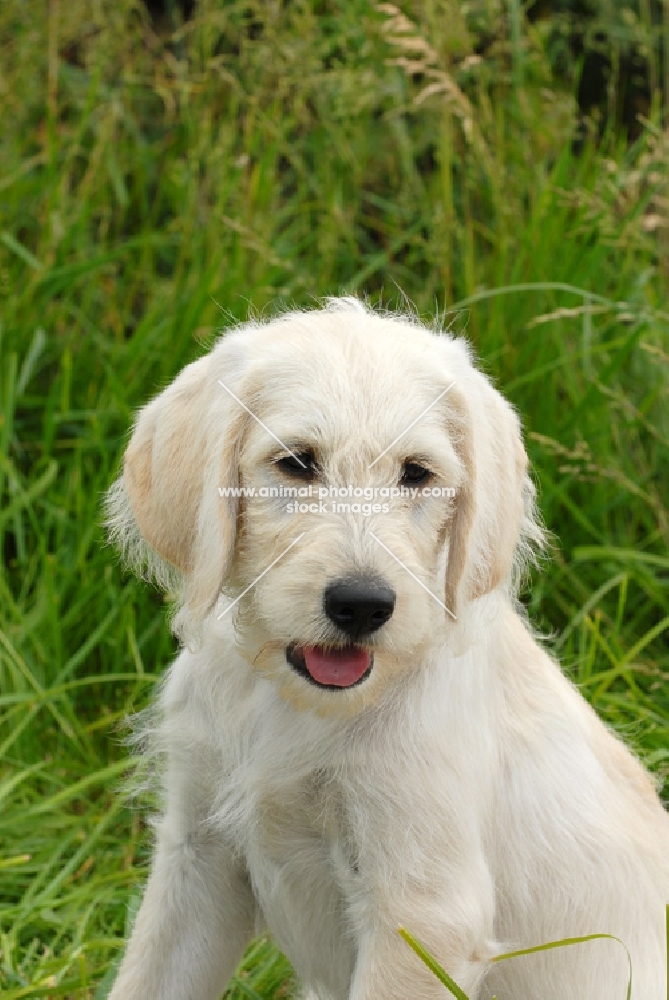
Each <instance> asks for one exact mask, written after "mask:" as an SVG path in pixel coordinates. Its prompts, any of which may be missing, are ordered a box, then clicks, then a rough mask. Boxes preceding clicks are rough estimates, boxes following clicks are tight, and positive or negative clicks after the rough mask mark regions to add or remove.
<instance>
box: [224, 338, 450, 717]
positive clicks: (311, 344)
mask: <svg viewBox="0 0 669 1000" xmlns="http://www.w3.org/2000/svg"><path fill="white" fill-rule="evenodd" d="M271 332H272V331H271V329H268V330H267V331H266V333H267V338H266V340H265V342H264V343H263V344H262V345H261V348H260V351H259V359H258V361H256V362H255V364H254V365H253V366H252V369H251V370H250V371H249V373H248V384H249V385H253V384H256V385H261V386H262V391H260V392H257V393H255V395H254V398H253V406H252V409H253V413H254V416H255V417H257V418H258V420H260V421H261V422H262V423H258V421H257V420H255V419H251V420H250V422H249V423H248V424H247V427H246V433H245V436H244V441H243V444H242V448H241V452H240V457H239V482H240V485H241V486H242V487H243V488H244V489H245V490H247V491H249V493H250V492H251V491H253V493H254V496H250V495H247V496H246V497H245V498H242V501H241V505H240V516H239V521H238V531H239V535H238V543H237V548H236V555H235V560H234V570H233V574H232V579H233V581H234V584H235V591H236V592H238V593H241V592H242V591H243V590H245V589H246V588H247V587H248V588H250V589H249V590H248V591H247V593H246V595H245V596H244V597H243V598H242V599H241V601H240V602H239V604H240V605H241V608H240V612H239V614H238V635H239V638H240V641H241V642H242V643H243V644H244V646H245V648H246V651H247V654H250V656H251V657H252V658H253V660H254V662H255V663H256V665H257V667H258V669H260V670H263V671H264V672H265V673H266V674H268V675H269V676H271V677H272V678H273V679H274V680H275V681H276V682H277V683H278V684H279V686H280V688H281V690H282V692H283V693H284V695H286V696H287V697H289V698H290V699H291V700H292V701H293V702H294V703H298V704H300V705H305V706H308V707H315V708H317V709H318V710H319V711H335V712H349V711H355V710H357V709H359V708H360V707H362V706H364V705H366V704H369V703H370V701H373V700H374V699H376V698H377V697H378V695H379V693H380V691H381V690H382V689H383V688H384V687H385V686H386V685H387V684H388V683H389V682H390V680H391V678H392V677H393V676H394V675H395V674H396V673H397V672H398V671H400V670H402V669H410V668H411V664H412V663H415V662H416V660H417V659H418V658H419V657H420V654H421V652H422V649H423V647H424V646H425V645H426V644H427V643H428V642H430V641H433V639H434V635H435V632H437V631H440V630H441V629H442V628H443V627H444V625H445V619H446V618H447V617H448V616H449V610H447V609H446V606H445V590H444V571H445V551H446V546H445V542H446V540H447V538H448V526H449V524H450V522H451V520H452V518H453V515H454V511H455V502H456V500H455V497H456V495H457V489H458V487H459V485H460V483H461V481H462V477H463V465H462V461H461V460H460V459H459V458H458V455H457V453H456V451H455V448H454V445H453V442H452V440H451V435H450V434H449V431H448V420H447V410H446V407H445V406H444V405H443V404H444V403H445V398H446V396H447V395H448V393H447V392H445V390H447V389H448V384H449V383H448V382H445V381H444V375H445V374H446V373H444V372H442V371H441V366H440V364H439V358H438V354H437V351H436V350H435V346H436V345H435V344H434V343H433V342H432V338H431V337H430V336H429V335H427V334H424V333H423V331H413V330H411V331H410V334H409V335H407V331H406V329H405V330H402V331H401V330H399V329H398V330H395V329H394V328H393V327H391V328H390V329H381V328H380V325H379V328H375V324H373V325H372V328H371V329H370V328H369V327H368V328H367V329H363V330H361V329H359V328H358V325H354V324H332V326H331V328H328V329H326V330H324V331H323V332H322V335H321V336H314V334H313V331H312V330H310V329H309V328H308V324H307V323H305V324H304V327H302V326H301V325H299V326H296V325H291V328H290V329H285V330H283V331H281V332H280V333H279V334H278V335H276V336H274V337H271V336H270V334H271ZM415 333H417V334H418V335H419V336H418V337H415V336H412V335H413V334H415ZM416 341H417V342H416ZM421 348H422V350H421ZM451 381H452V380H451ZM266 428H267V429H269V430H271V432H272V434H274V435H276V437H277V438H278V439H279V441H277V440H275V438H273V437H271V436H270V434H269V433H268V431H267V430H266ZM450 494H453V495H452V496H451V495H450ZM264 570H267V572H266V573H265V574H264V576H262V577H261V578H260V579H258V580H257V581H256V582H255V583H254V582H253V581H254V580H256V578H257V577H258V576H259V574H260V573H262V572H263V571H264Z"/></svg>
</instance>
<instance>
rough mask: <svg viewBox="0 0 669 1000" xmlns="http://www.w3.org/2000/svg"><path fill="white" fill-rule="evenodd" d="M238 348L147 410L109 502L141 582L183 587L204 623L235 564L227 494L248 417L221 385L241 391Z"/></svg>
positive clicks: (233, 512)
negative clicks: (144, 579)
mask: <svg viewBox="0 0 669 1000" xmlns="http://www.w3.org/2000/svg"><path fill="white" fill-rule="evenodd" d="M231 340H235V337H234V335H232V337H231ZM235 346H236V345H230V346H228V345H227V344H226V343H225V341H223V342H221V343H220V344H219V345H218V347H216V348H215V349H214V351H213V352H212V353H211V354H209V355H207V356H206V357H204V358H201V359H200V360H199V361H195V362H193V364H191V365H188V367H187V368H185V369H184V370H183V371H182V372H181V373H180V374H179V375H178V376H177V378H176V379H175V380H174V382H172V383H171V385H169V386H168V387H167V388H166V389H164V390H163V392H161V393H160V395H159V396H157V397H156V398H155V399H154V400H152V401H151V402H150V403H148V404H147V405H146V406H145V407H144V408H143V409H142V410H140V412H139V414H138V417H137V420H136V422H135V427H134V430H133V434H132V437H131V439H130V443H129V445H128V447H127V449H126V453H125V456H124V461H123V474H122V476H121V477H120V479H119V480H118V481H117V482H116V483H115V484H114V486H112V488H111V490H110V491H109V493H108V495H107V525H108V528H109V533H110V536H111V539H112V540H113V541H115V542H116V543H117V544H118V545H119V546H120V548H121V550H122V552H123V554H124V555H125V557H126V559H127V561H128V562H129V563H130V564H131V565H132V566H133V568H134V569H135V570H137V571H138V572H139V573H140V575H144V576H148V577H150V578H153V579H155V580H156V582H157V583H158V584H159V585H160V586H163V587H165V589H177V590H178V591H179V596H180V599H181V601H182V603H183V604H184V605H185V608H186V611H187V612H188V616H189V617H191V618H194V619H195V620H201V619H202V618H203V617H204V616H205V615H206V614H207V612H208V611H210V610H211V608H212V606H213V604H214V603H215V601H216V599H217V597H218V595H219V594H220V592H221V588H222V586H223V584H224V582H225V580H226V578H227V576H228V574H229V571H230V567H231V563H232V559H233V552H234V544H235V532H236V519H237V501H236V499H235V498H234V497H221V496H220V495H219V492H218V487H219V486H222V487H228V486H232V487H234V486H236V485H237V483H238V473H237V457H238V450H239V445H240V439H241V436H242V433H243V428H244V426H245V423H246V413H245V411H244V409H243V407H242V406H241V405H240V404H239V403H238V402H236V401H235V400H234V399H233V398H232V397H231V396H230V394H229V393H227V392H226V391H225V390H224V389H223V388H222V387H221V386H220V384H219V383H218V379H219V378H224V379H227V380H228V381H229V382H233V383H234V384H235V385H237V383H238V381H239V379H238V374H239V373H238V370H237V369H238V368H239V364H236V365H231V364H230V361H231V359H233V358H235V359H236V358H237V354H238V352H236V351H235V350H234V347H235ZM231 348H232V350H231ZM228 355H230V357H228ZM226 362H228V363H227V364H226ZM240 391H241V390H240ZM175 584H176V587H175Z"/></svg>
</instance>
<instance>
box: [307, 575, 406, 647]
mask: <svg viewBox="0 0 669 1000" xmlns="http://www.w3.org/2000/svg"><path fill="white" fill-rule="evenodd" d="M323 606H324V608H325V613H326V615H327V616H328V618H329V619H330V621H331V622H333V623H334V624H335V625H336V626H337V628H338V629H339V630H340V631H341V632H344V634H345V635H346V636H348V638H349V639H350V640H351V641H352V642H359V641H360V640H361V639H364V638H365V637H366V636H368V635H371V634H372V632H376V631H377V629H380V628H381V626H382V625H385V624H386V622H387V621H388V619H389V618H390V616H391V615H392V613H393V611H394V610H395V591H394V590H391V589H390V587H387V586H386V585H385V584H382V583H381V582H379V581H376V580H339V581H337V582H336V583H331V584H330V585H329V587H327V588H326V590H325V594H324V599H323Z"/></svg>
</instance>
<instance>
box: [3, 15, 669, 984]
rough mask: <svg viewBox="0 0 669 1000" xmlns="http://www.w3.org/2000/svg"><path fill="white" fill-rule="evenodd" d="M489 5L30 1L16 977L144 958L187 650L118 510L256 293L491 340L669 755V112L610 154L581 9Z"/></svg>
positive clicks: (17, 611)
mask: <svg viewBox="0 0 669 1000" xmlns="http://www.w3.org/2000/svg"><path fill="white" fill-rule="evenodd" d="M463 6H464V5H460V4H458V3H457V2H456V0H433V2H430V3H426V4H418V3H414V2H409V3H407V4H403V5H402V10H403V11H404V13H403V14H400V12H399V10H398V9H397V8H395V7H393V6H391V5H390V4H379V5H377V4H374V3H371V2H369V0H332V2H316V0H292V2H291V3H290V4H281V3H279V2H278V0H277V2H273V0H272V2H267V0H262V2H261V0H255V2H254V0H246V2H244V3H241V2H239V3H237V2H226V3H223V2H222V0H202V2H201V3H200V4H199V5H198V7H197V8H196V16H195V17H194V18H193V19H191V20H190V21H188V22H186V23H185V24H183V25H182V26H181V27H177V29H176V30H174V31H172V30H171V29H170V31H168V30H167V29H166V27H165V25H164V24H163V25H162V26H161V27H160V28H158V27H156V26H155V25H153V26H152V24H151V23H150V21H149V18H148V15H147V13H146V10H145V8H144V7H143V6H142V4H141V3H140V2H139V0H115V2H113V3H111V2H109V3H108V2H90V0H67V2H59V0H50V2H48V3H47V2H42V3H28V2H26V0H4V2H3V3H2V4H1V5H0V104H1V108H2V140H1V142H0V351H1V364H0V493H1V495H2V502H1V505H0V539H1V542H2V548H3V555H4V558H3V566H2V571H1V575H0V805H1V809H0V943H1V945H2V958H1V961H0V992H1V993H2V995H3V997H4V998H5V1000H18V998H20V997H21V998H27V997H63V996H65V997H76V998H93V997H95V996H96V990H98V988H99V984H100V983H101V982H102V981H103V979H104V977H105V976H106V975H108V970H109V967H110V963H112V962H114V961H115V960H116V958H117V956H118V954H119V948H120V936H121V935H122V933H123V929H124V925H125V922H126V919H127V914H128V912H130V911H132V907H133V906H135V905H136V901H137V898H138V893H139V889H140V887H141V884H142V879H143V876H144V873H145V865H146V861H147V856H148V846H149V838H148V834H147V831H146V828H145V826H144V825H143V821H142V819H141V815H142V814H141V813H139V812H138V811H136V810H133V809H130V808H129V807H128V806H127V803H126V802H125V800H124V799H123V798H122V796H121V795H120V793H119V786H120V783H121V781H122V778H123V775H124V772H125V768H126V760H127V754H126V750H125V748H124V746H123V743H122V736H123V730H122V720H123V718H124V717H125V716H126V715H127V713H129V712H131V711H134V710H136V709H138V708H141V706H142V705H144V704H145V702H146V700H147V699H148V698H149V697H150V695H151V692H152V689H153V687H154V685H155V683H156V680H157V679H158V678H159V677H160V675H161V673H162V671H163V669H164V668H165V666H166V664H167V663H168V662H169V660H170V658H171V656H172V655H173V652H174V645H173V641H172V639H171V638H170V635H169V633H168V629H167V616H166V614H165V606H164V602H163V600H162V598H161V597H159V596H158V595H157V594H156V593H155V592H152V591H151V590H149V589H148V588H146V587H144V586H143V585H141V584H140V583H138V582H137V581H135V580H132V579H129V578H128V577H127V576H125V575H124V574H123V572H122V571H121V569H120V568H119V566H118V565H117V562H116V559H115V557H114V554H113V553H112V552H111V551H110V550H109V549H108V548H105V546H104V539H103V534H102V531H101V528H100V519H101V512H100V500H101V497H102V494H103V491H104V490H105V489H106V487H107V486H108V485H109V484H110V483H111V481H112V480H113V478H114V476H115V473H116V471H117V469H118V462H119V458H120V454H121V452H122V449H123V445H124V441H125V440H126V434H127V431H128V428H129V426H130V422H131V416H132V413H133V410H134V409H135V408H136V407H137V406H139V405H140V404H142V403H143V402H145V401H146V400H147V399H148V398H149V397H150V396H151V395H152V394H154V393H155V392H156V391H157V390H158V389H159V388H160V387H161V386H163V385H165V384H166V383H167V381H168V380H169V379H171V378H172V377H173V376H174V374H175V373H176V372H177V371H178V370H179V369H180V368H181V367H182V366H183V365H184V364H185V363H186V362H188V361H189V360H191V359H192V358H194V357H195V356H197V355H198V354H199V353H200V352H201V351H202V350H203V346H205V345H207V344H209V343H211V341H212V338H213V337H214V335H215V332H216V331H217V330H218V329H219V328H221V327H223V326H225V325H226V324H228V323H229V322H230V321H232V320H237V319H243V318H246V317H247V315H248V313H249V308H250V306H252V307H253V309H255V310H257V311H259V312H261V313H262V312H263V311H264V310H266V309H267V310H270V311H271V309H272V308H274V306H275V305H276V304H280V303H282V302H288V303H297V304H309V303H310V302H313V300H314V298H317V297H321V296H324V295H326V294H331V293H338V292H341V291H343V290H346V291H349V292H358V293H361V294H366V295H368V296H369V298H370V300H371V301H373V302H378V301H382V302H383V303H384V304H386V305H391V306H392V305H401V303H402V293H404V294H406V295H407V296H408V297H409V298H410V299H411V300H412V301H413V302H414V303H415V304H416V308H417V309H418V310H419V311H420V313H421V315H423V316H425V317H426V318H430V317H433V316H434V315H435V314H438V316H439V317H440V319H441V320H443V321H445V322H452V324H453V326H454V328H455V329H456V330H458V331H460V332H463V333H464V332H466V334H467V336H469V337H470V338H471V340H472V341H473V343H474V344H475V346H476V349H477V351H478V353H479V355H480V356H481V358H482V359H483V364H484V366H485V368H486V370H487V371H489V372H490V373H491V374H493V375H494V376H495V377H496V378H497V379H498V382H499V384H500V386H501V387H502V388H503V389H504V391H505V392H506V394H507V395H508V396H509V397H510V398H511V399H512V400H513V401H514V403H515V404H516V405H517V407H518V408H519V410H520V412H521V414H522V416H523V419H524V422H525V426H526V429H527V445H528V450H529V453H530V457H531V459H532V461H533V463H534V468H535V472H536V478H537V481H538V483H539V486H540V505H541V508H542V511H543V514H544V518H545V520H546V523H547V525H548V527H549V528H550V529H551V530H552V531H553V533H554V535H555V539H556V540H555V549H554V552H553V555H552V559H551V561H550V562H549V563H547V564H546V565H545V566H544V568H543V570H542V571H541V573H535V574H534V579H533V580H532V583H531V586H530V587H528V590H527V593H526V595H525V599H526V602H527V605H528V608H529V612H530V614H531V616H532V618H533V619H534V621H535V622H536V623H537V624H538V625H539V627H540V628H542V629H543V630H544V631H546V632H550V633H551V635H552V637H553V639H552V645H553V648H554V649H555V650H556V652H557V654H558V655H559V656H560V657H561V659H562V662H563V663H564V665H565V669H566V670H567V671H568V672H569V673H570V675H571V676H572V677H573V678H574V679H575V681H576V682H577V683H578V684H579V686H580V687H581V690H582V691H583V693H584V694H585V696H586V697H587V698H588V700H589V701H590V702H591V703H592V704H593V705H594V707H595V708H596V709H597V711H598V712H599V713H600V715H601V716H602V717H603V718H604V719H605V720H606V721H607V723H609V724H610V725H612V726H613V727H614V728H615V729H616V730H617V731H618V732H619V733H621V734H622V735H623V736H624V737H625V738H626V739H627V740H628V742H629V743H630V744H631V745H632V746H633V747H635V749H636V750H637V751H638V753H639V754H640V755H641V757H642V758H643V759H644V760H645V762H646V763H647V764H648V766H649V767H650V768H651V770H652V771H654V773H655V774H656V776H657V779H658V782H659V783H661V782H662V780H663V778H664V777H665V776H666V775H667V774H668V773H669V750H668V749H667V746H668V745H669V685H668V684H667V680H668V678H669V650H668V648H667V644H666V630H667V628H668V626H669V587H667V579H668V577H669V557H668V556H667V541H668V539H669V521H668V518H669V512H668V510H667V505H666V486H667V478H666V470H667V468H669V406H668V405H667V394H668V391H669V390H668V380H669V336H668V329H669V306H668V305H667V300H666V289H667V287H668V283H669V172H668V169H667V164H668V163H669V134H668V133H667V132H666V131H663V130H662V128H661V127H660V125H659V124H658V122H659V101H658V100H655V101H654V103H653V105H652V108H651V112H650V115H651V120H650V122H649V123H648V126H647V128H646V129H645V130H644V131H643V133H642V134H641V136H640V137H639V138H638V139H637V140H636V141H635V142H634V144H633V145H631V146H630V145H628V144H627V143H626V142H625V139H624V137H622V136H620V135H617V134H616V131H615V129H614V128H611V129H609V130H605V132H604V135H603V137H602V138H601V141H600V143H599V145H598V146H597V147H596V146H595V144H594V141H591V140H588V139H587V138H586V139H585V141H584V143H583V145H582V148H581V149H580V151H579V155H578V156H577V155H575V154H574V152H573V151H572V139H573V137H574V135H575V134H576V130H577V109H576V106H575V101H574V98H573V94H572V92H571V90H570V89H569V87H568V86H567V82H566V81H565V78H564V77H561V78H560V79H561V80H562V83H560V82H559V81H558V80H556V78H555V77H554V76H553V75H552V69H551V66H552V65H553V64H552V62H551V56H550V51H551V49H550V46H551V44H553V43H552V42H551V39H552V37H553V36H552V35H551V31H550V18H548V19H547V18H540V19H538V20H537V21H535V23H534V24H532V25H528V24H527V23H526V22H525V21H524V19H523V15H522V8H521V5H520V3H518V2H515V0H504V2H503V3H502V2H501V0H500V2H496V0H489V2H483V0H481V2H480V3H474V4H469V5H467V6H468V8H470V10H471V11H473V14H476V13H477V12H478V14H477V16H478V19H477V20H476V19H475V20H472V21H471V22H470V23H466V22H465V20H464V18H463V16H462V14H461V10H462V8H463ZM641 6H643V5H641ZM665 11H666V14H667V17H668V18H669V7H667V5H666V4H665ZM473 14H472V16H473ZM668 24H669V22H668ZM665 29H666V33H667V34H668V35H669V27H667V26H665ZM483 38H486V39H487V41H486V44H485V45H482V44H479V43H480V40H481V39H483ZM655 79H656V80H657V81H660V83H659V84H658V86H659V85H660V84H661V81H662V79H663V74H662V72H661V71H660V69H659V68H656V72H655ZM665 96H666V95H665ZM399 289H402V293H401V292H400V291H399ZM409 930H410V928H409ZM592 931H593V933H596V932H598V931H599V928H596V927H593V928H592ZM398 947H403V945H402V944H401V942H399V941H398ZM245 969H246V971H242V972H241V973H240V979H239V981H238V983H237V985H236V986H234V987H233V989H232V992H231V996H234V997H235V998H236V1000H237V998H242V997H246V998H249V997H256V998H265V1000H267V998H270V997H280V996H287V995H289V993H290V986H289V975H290V973H289V969H288V966H287V965H286V963H285V961H284V960H283V959H282V958H281V957H280V956H278V955H277V953H276V952H275V951H274V950H273V948H272V946H271V945H270V944H268V943H267V942H260V943H259V944H257V945H256V946H254V949H253V950H252V952H251V953H250V954H249V955H248V956H247V961H246V966H245ZM621 989H622V986H621ZM103 995H104V986H103V987H100V988H99V991H98V996H100V997H101V996H103Z"/></svg>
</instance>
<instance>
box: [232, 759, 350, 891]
mask: <svg viewBox="0 0 669 1000" xmlns="http://www.w3.org/2000/svg"><path fill="white" fill-rule="evenodd" d="M251 830H252V833H251V837H250V838H249V841H248V848H247V855H248V856H249V857H248V860H249V862H250V863H251V864H257V865H260V866H262V867H264V868H268V869H271V870H272V871H273V874H274V879H275V880H276V879H277V878H278V879H282V878H288V879H289V878H291V877H292V876H293V874H297V873H300V877H301V878H302V879H304V878H305V877H308V874H309V873H311V872H312V871H313V873H314V875H315V876H316V877H317V878H319V879H320V880H321V882H325V883H331V889H332V891H335V890H336V889H340V890H342V891H347V890H348V889H350V888H352V887H353V886H355V884H356V882H357V880H358V874H359V872H358V855H357V848H356V845H355V838H354V834H353V830H352V826H351V819H350V815H349V810H348V808H347V803H346V799H345V796H344V794H343V791H342V789H341V787H340V786H339V785H338V784H337V782H336V781H334V780H333V779H332V778H331V777H330V776H329V775H328V774H326V773H325V772H323V771H314V772H312V773H311V774H309V775H308V776H306V777H301V778H299V779H296V780H295V781H294V782H291V783H285V782H282V783H281V784H280V785H278V786H276V787H273V786H271V785H269V786H268V787H264V788H263V789H262V791H259V792H256V795H255V796H254V804H253V816H252V822H251ZM249 848H250V849H249Z"/></svg>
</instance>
